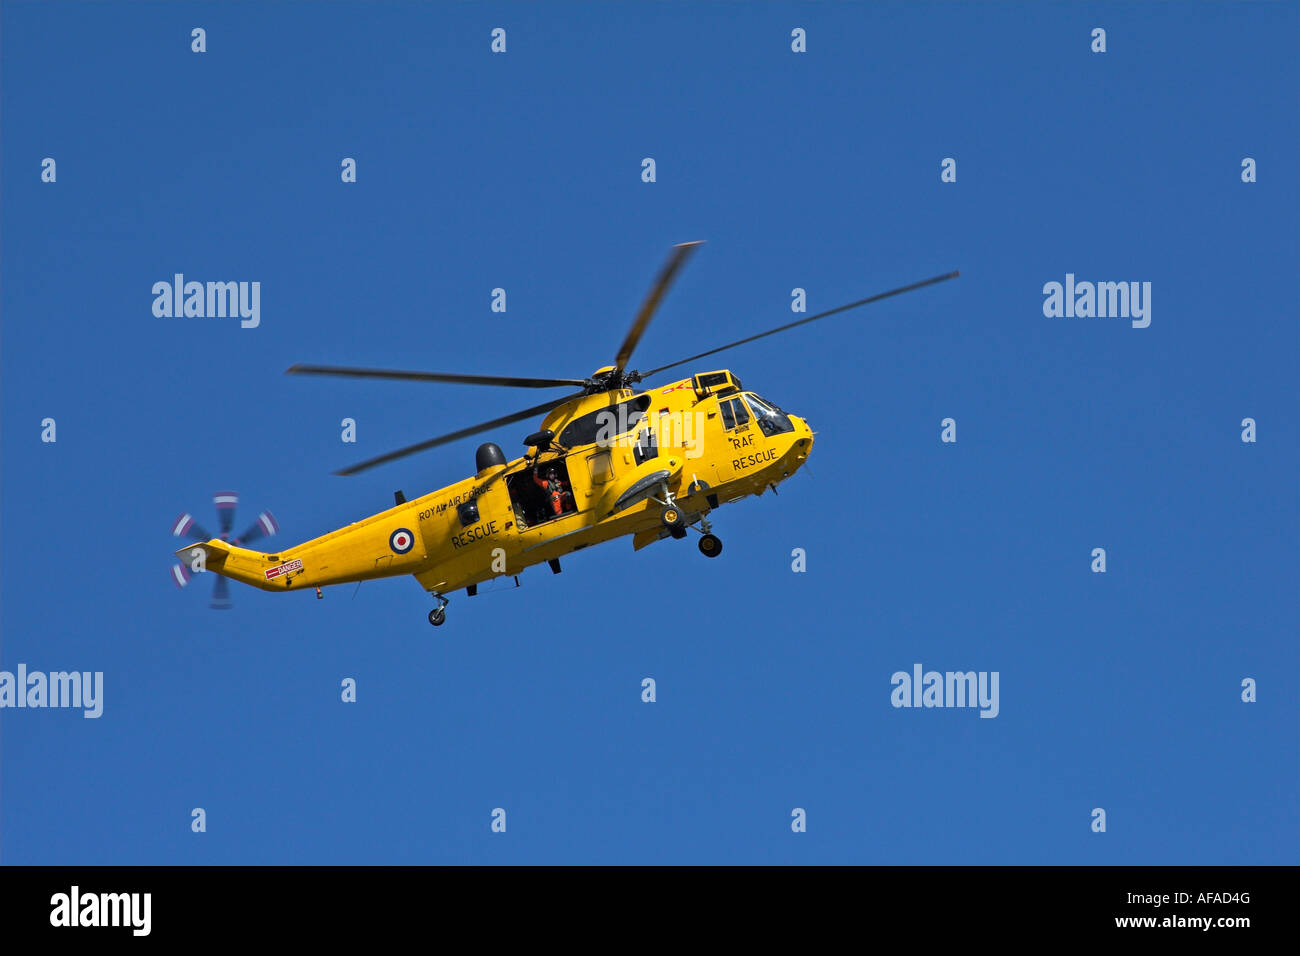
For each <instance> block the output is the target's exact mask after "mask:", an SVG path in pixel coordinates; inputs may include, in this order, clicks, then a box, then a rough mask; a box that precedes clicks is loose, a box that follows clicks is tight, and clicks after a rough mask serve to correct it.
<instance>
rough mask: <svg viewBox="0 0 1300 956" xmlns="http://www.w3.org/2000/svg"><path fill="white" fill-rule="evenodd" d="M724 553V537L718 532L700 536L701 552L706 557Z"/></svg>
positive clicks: (714, 556)
mask: <svg viewBox="0 0 1300 956" xmlns="http://www.w3.org/2000/svg"><path fill="white" fill-rule="evenodd" d="M721 553H722V539H721V538H719V537H718V536H717V535H716V534H706V535H701V536H700V554H702V555H704V556H705V557H706V558H716V557H717V556H718V555H720V554H721Z"/></svg>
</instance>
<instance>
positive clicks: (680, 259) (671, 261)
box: [614, 240, 704, 372]
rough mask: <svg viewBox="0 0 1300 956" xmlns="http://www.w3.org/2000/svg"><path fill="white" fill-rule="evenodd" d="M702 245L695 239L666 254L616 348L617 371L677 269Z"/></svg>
mask: <svg viewBox="0 0 1300 956" xmlns="http://www.w3.org/2000/svg"><path fill="white" fill-rule="evenodd" d="M702 245H704V242H703V240H697V241H695V242H683V243H679V244H678V245H675V246H673V251H672V252H671V253H669V254H668V261H667V262H665V263H664V267H663V268H662V269H660V270H659V275H658V277H657V278H656V279H655V282H654V285H653V286H651V287H650V294H649V295H647V296H646V299H645V301H644V302H642V303H641V310H640V311H639V312H637V314H636V318H635V319H634V320H633V322H632V328H630V329H628V330H627V338H625V339H623V344H622V345H620V346H619V348H618V355H617V356H615V358H614V368H616V369H617V370H618V371H620V372H621V371H623V369H625V368H627V363H628V362H629V361H630V360H631V358H632V352H633V351H634V350H635V349H636V345H637V343H638V342H640V341H641V336H642V335H644V334H645V330H646V328H647V327H648V326H649V325H650V320H651V319H652V318H654V314H655V310H656V309H658V308H659V303H660V302H661V301H662V300H663V297H664V295H666V294H667V292H668V287H669V286H671V285H672V283H673V279H674V278H675V277H676V276H677V272H678V270H680V269H681V267H682V266H683V265H685V264H686V260H687V259H689V258H690V257H691V254H692V253H693V252H695V249H696V247H697V246H702Z"/></svg>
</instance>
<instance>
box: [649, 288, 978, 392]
mask: <svg viewBox="0 0 1300 956" xmlns="http://www.w3.org/2000/svg"><path fill="white" fill-rule="evenodd" d="M959 275H961V273H960V272H949V273H946V274H945V275H941V276H935V277H934V278H932V279H924V280H922V281H921V282H913V283H912V284H911V285H905V286H901V287H899V288H897V289H890V290H889V291H888V292H881V293H880V294H879V295H873V296H870V297H868V298H866V299H859V300H858V301H857V302H850V303H849V304H848V305H842V306H840V307H839V308H838V309H830V310H829V311H827V312H819V313H817V314H816V315H810V316H808V318H806V319H799V320H798V321H797V322H787V323H786V324H785V325H778V326H777V327H776V328H774V329H768V330H767V331H766V332H759V333H758V334H757V335H751V336H749V337H748V338H743V339H739V340H737V341H735V342H730V343H728V344H727V345H719V346H718V347H717V348H716V349H709V350H708V351H707V352H701V353H700V354H699V355H692V356H691V357H690V358H684V359H679V360H678V361H676V362H669V363H668V364H667V365H660V366H659V367H658V368H655V369H651V370H650V371H648V372H642V373H641V375H642V377H643V378H649V377H650V376H651V375H657V374H659V373H660V372H664V371H667V370H668V369H670V368H676V367H677V366H678V365H685V364H686V363H687V362H694V361H696V360H697V359H702V358H704V357H706V356H709V355H715V354H717V353H718V352H723V351H726V350H727V349H734V348H735V347H736V346H737V345H744V344H745V343H746V342H753V341H754V340H755V339H761V338H766V337H767V336H769V335H776V333H778V332H784V331H786V330H787V329H793V328H795V327H796V326H800V325H807V324H808V323H809V322H816V321H817V320H818V319H824V318H827V317H828V316H832V315H837V314H839V313H840V312H847V311H848V310H849V309H856V308H858V307H859V306H863V305H869V304H870V303H872V302H879V301H880V300H881V299H888V298H889V297H890V296H894V295H902V294H903V293H904V292H911V291H913V290H914V289H923V288H925V287H926V286H928V285H934V284H936V283H939V282H946V281H947V280H948V279H955V278H957V277H958V276H959Z"/></svg>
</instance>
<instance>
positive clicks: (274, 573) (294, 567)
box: [266, 558, 302, 581]
mask: <svg viewBox="0 0 1300 956" xmlns="http://www.w3.org/2000/svg"><path fill="white" fill-rule="evenodd" d="M301 570H302V558H294V559H293V560H292V561H286V562H285V563H284V564H281V565H278V566H277V567H274V568H267V569H266V579H267V580H268V581H270V580H271V579H272V578H278V577H279V576H280V575H282V574H289V573H290V572H292V571H301Z"/></svg>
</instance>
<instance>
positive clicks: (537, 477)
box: [533, 465, 568, 515]
mask: <svg viewBox="0 0 1300 956" xmlns="http://www.w3.org/2000/svg"><path fill="white" fill-rule="evenodd" d="M533 481H534V482H535V483H536V484H537V487H538V488H541V489H542V491H544V492H546V500H547V501H548V502H550V505H551V511H552V512H553V513H554V514H556V515H562V514H564V510H565V509H564V499H565V498H566V497H567V496H568V489H567V488H565V487H564V482H563V481H562V480H561V479H560V473H559V472H558V471H557V470H556V468H555V466H554V465H551V466H549V467H548V468H547V469H546V474H545V477H543V476H542V475H541V474H539V473H538V472H536V471H534V472H533Z"/></svg>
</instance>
